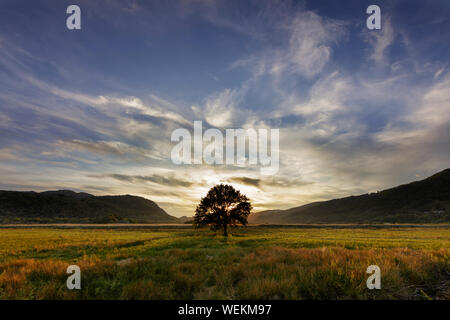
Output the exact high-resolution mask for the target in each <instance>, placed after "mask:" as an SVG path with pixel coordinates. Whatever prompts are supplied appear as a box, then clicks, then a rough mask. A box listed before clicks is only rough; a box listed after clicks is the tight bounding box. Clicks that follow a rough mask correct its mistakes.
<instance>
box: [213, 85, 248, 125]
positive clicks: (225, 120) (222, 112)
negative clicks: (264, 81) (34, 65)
mask: <svg viewBox="0 0 450 320" xmlns="http://www.w3.org/2000/svg"><path fill="white" fill-rule="evenodd" d="M240 95H241V93H240V92H238V90H230V89H225V90H223V91H221V92H219V93H216V94H213V95H211V96H209V97H207V98H206V101H205V106H204V117H205V120H206V121H208V123H209V124H210V125H212V126H214V127H218V128H224V127H230V126H231V125H232V123H233V116H234V111H235V110H236V108H237V106H238V103H239V99H240Z"/></svg>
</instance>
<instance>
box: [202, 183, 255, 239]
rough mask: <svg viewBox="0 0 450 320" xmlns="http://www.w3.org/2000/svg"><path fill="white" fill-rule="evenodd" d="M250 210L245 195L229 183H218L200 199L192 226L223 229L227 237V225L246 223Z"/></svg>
mask: <svg viewBox="0 0 450 320" xmlns="http://www.w3.org/2000/svg"><path fill="white" fill-rule="evenodd" d="M251 210H252V205H251V204H250V201H249V199H248V198H247V197H246V196H245V195H243V194H241V193H240V192H239V191H238V190H236V189H234V188H233V187H232V186H230V185H226V184H219V185H216V186H214V187H212V188H211V189H209V191H208V194H207V195H206V197H204V198H202V199H201V201H200V204H199V205H198V206H197V209H196V210H195V217H194V226H196V227H200V226H202V225H209V226H210V227H211V229H212V230H219V229H223V235H224V236H225V237H228V226H236V225H238V224H242V225H246V224H247V217H248V215H249V214H250V211H251Z"/></svg>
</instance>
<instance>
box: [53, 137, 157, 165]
mask: <svg viewBox="0 0 450 320" xmlns="http://www.w3.org/2000/svg"><path fill="white" fill-rule="evenodd" d="M58 145H60V146H61V147H63V148H65V149H66V150H69V151H70V150H72V151H73V150H80V151H88V152H92V153H97V154H109V155H114V156H119V157H123V158H134V159H136V160H141V161H142V160H145V159H157V160H161V159H162V158H161V156H160V155H159V154H158V153H155V152H151V151H149V150H146V149H144V148H137V147H133V146H130V145H128V144H126V143H123V142H120V141H84V140H78V139H74V140H70V141H58Z"/></svg>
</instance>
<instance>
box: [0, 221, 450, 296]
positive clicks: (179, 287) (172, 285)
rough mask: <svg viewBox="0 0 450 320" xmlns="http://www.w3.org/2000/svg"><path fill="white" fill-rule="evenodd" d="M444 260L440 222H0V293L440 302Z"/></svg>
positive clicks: (448, 265) (448, 266)
mask: <svg viewBox="0 0 450 320" xmlns="http://www.w3.org/2000/svg"><path fill="white" fill-rule="evenodd" d="M449 257H450V229H449V228H389V229H384V228H357V227H356V228H352V229H343V228H264V227H250V228H239V229H233V230H232V236H230V237H229V239H228V240H227V241H225V240H224V239H223V237H222V236H220V235H219V234H217V235H216V234H215V233H213V232H211V231H209V230H206V229H204V230H194V229H190V228H139V229H133V228H130V227H128V228H119V229H115V228H103V229H96V228H91V229H86V228H81V227H80V228H74V229H61V228H0V298H1V299H447V300H448V299H450V261H449ZM70 264H76V265H78V266H80V268H81V278H82V280H81V286H82V289H81V290H68V289H67V287H66V279H67V277H68V275H67V274H66V268H67V267H68V266H69V265H70ZM372 264H376V265H378V266H379V267H380V268H381V286H382V289H381V290H368V289H367V287H366V280H367V277H368V276H369V275H367V274H366V269H367V267H368V266H369V265H372Z"/></svg>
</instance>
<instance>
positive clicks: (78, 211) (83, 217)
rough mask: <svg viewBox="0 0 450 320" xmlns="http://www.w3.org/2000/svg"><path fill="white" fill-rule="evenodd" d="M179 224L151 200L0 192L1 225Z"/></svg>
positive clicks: (66, 191)
mask: <svg viewBox="0 0 450 320" xmlns="http://www.w3.org/2000/svg"><path fill="white" fill-rule="evenodd" d="M114 222H117V223H178V219H177V218H175V217H173V216H170V215H169V214H167V212H165V211H164V210H163V209H161V208H160V207H159V206H158V205H157V204H156V203H154V202H153V201H151V200H148V199H145V198H141V197H136V196H130V195H121V196H93V195H91V194H88V193H83V192H80V193H77V192H74V191H70V190H58V191H45V192H40V193H37V192H33V191H30V192H19V191H0V223H114Z"/></svg>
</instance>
